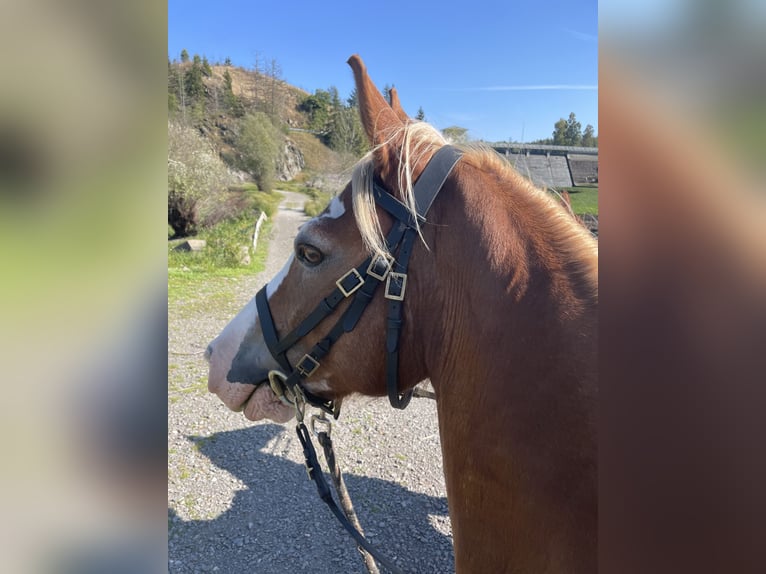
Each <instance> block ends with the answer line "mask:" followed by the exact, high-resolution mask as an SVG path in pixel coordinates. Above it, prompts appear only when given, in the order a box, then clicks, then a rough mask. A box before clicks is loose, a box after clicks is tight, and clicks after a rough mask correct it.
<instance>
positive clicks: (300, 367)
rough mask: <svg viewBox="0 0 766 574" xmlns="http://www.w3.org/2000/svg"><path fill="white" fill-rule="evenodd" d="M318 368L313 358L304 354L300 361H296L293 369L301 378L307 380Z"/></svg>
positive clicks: (317, 362)
mask: <svg viewBox="0 0 766 574" xmlns="http://www.w3.org/2000/svg"><path fill="white" fill-rule="evenodd" d="M306 363H310V364H309V365H306ZM318 368H319V361H317V360H316V359H315V358H314V357H312V356H311V355H309V354H308V353H306V354H305V355H303V357H302V358H301V360H300V361H298V364H297V365H296V366H295V369H296V370H297V371H298V372H299V373H300V374H301V376H302V377H305V378H308V377H310V376H311V375H313V374H314V373H315V372H316V370H317V369H318Z"/></svg>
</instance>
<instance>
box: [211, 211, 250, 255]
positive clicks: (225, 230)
mask: <svg viewBox="0 0 766 574" xmlns="http://www.w3.org/2000/svg"><path fill="white" fill-rule="evenodd" d="M253 223H254V222H253V221H251V219H250V218H249V217H248V218H244V217H243V218H239V219H234V220H228V221H224V222H221V223H219V224H218V225H216V226H214V227H211V228H210V229H209V230H208V231H207V232H206V233H205V234H204V238H205V241H207V245H206V246H205V260H206V261H205V262H206V263H207V264H208V266H210V267H239V266H240V265H241V264H242V258H243V255H244V254H246V253H249V250H250V247H251V245H252V243H251V234H252V232H253Z"/></svg>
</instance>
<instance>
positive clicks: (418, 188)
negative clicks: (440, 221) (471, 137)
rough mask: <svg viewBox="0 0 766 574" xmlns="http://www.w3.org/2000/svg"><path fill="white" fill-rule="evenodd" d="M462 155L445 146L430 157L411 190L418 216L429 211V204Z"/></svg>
mask: <svg viewBox="0 0 766 574" xmlns="http://www.w3.org/2000/svg"><path fill="white" fill-rule="evenodd" d="M462 155H463V152H462V151H460V150H458V149H457V148H454V147H452V146H449V145H445V146H443V147H441V148H439V150H438V151H437V152H436V153H435V154H434V155H433V156H432V157H431V160H430V161H429V162H428V165H427V166H426V168H425V169H424V170H423V173H421V174H420V177H418V181H417V182H416V183H415V188H414V189H413V193H414V194H415V207H416V208H417V212H418V215H419V216H421V217H425V216H426V214H427V213H428V210H429V209H431V204H432V203H433V202H434V199H436V196H437V195H438V194H439V191H441V188H442V186H443V185H444V182H445V181H447V178H448V177H449V174H450V173H452V170H453V169H454V167H455V164H457V162H458V160H460V158H461V157H462Z"/></svg>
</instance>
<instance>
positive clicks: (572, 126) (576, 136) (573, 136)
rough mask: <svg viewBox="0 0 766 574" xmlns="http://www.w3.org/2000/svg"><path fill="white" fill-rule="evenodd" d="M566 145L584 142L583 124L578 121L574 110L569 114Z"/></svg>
mask: <svg viewBox="0 0 766 574" xmlns="http://www.w3.org/2000/svg"><path fill="white" fill-rule="evenodd" d="M565 133H566V141H567V142H568V143H567V144H566V145H572V146H577V145H580V143H581V142H582V125H581V124H580V122H578V121H577V117H576V116H575V114H574V112H572V113H571V114H569V119H568V120H567V128H566V132H565Z"/></svg>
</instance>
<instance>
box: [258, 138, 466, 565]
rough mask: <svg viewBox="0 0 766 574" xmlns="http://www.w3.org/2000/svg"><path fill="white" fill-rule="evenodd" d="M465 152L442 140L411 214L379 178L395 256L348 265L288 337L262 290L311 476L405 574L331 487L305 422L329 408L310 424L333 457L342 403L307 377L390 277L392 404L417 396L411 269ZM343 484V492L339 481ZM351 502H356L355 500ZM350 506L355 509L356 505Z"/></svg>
mask: <svg viewBox="0 0 766 574" xmlns="http://www.w3.org/2000/svg"><path fill="white" fill-rule="evenodd" d="M461 156H462V152H461V151H459V150H457V149H456V148H454V147H452V146H443V147H442V148H440V149H439V150H438V151H437V152H436V153H435V154H434V156H433V157H432V158H431V160H430V161H429V162H428V165H427V166H426V168H425V169H424V170H423V173H422V174H421V175H420V177H419V178H418V180H417V182H416V183H415V186H414V188H413V193H414V197H415V207H416V215H415V216H413V215H412V213H411V211H410V210H409V208H408V207H407V206H405V205H404V204H403V203H402V202H400V201H399V200H398V199H396V198H395V197H394V196H393V195H391V194H390V193H389V192H388V191H386V190H385V188H383V186H382V185H380V184H379V183H377V182H374V184H373V194H374V197H375V202H376V203H377V204H378V205H379V206H380V207H381V208H383V209H384V210H386V211H387V212H388V213H389V214H390V215H391V216H392V217H393V218H394V224H393V226H392V227H391V230H390V231H389V233H388V235H387V236H386V238H385V241H386V247H387V252H388V253H390V254H396V255H395V256H394V255H388V256H386V257H382V256H370V257H368V258H367V259H365V260H364V261H363V262H362V263H361V264H360V265H359V266H357V267H354V268H352V269H351V270H349V271H348V272H347V273H345V274H344V275H343V276H342V277H340V278H339V279H338V280H337V281H336V282H335V284H336V288H335V289H333V291H332V292H331V293H330V294H329V295H328V296H327V297H325V298H324V299H322V301H321V302H320V303H319V305H317V306H316V307H315V308H314V310H313V311H312V312H311V313H309V315H308V316H307V317H306V318H305V319H304V320H303V321H301V323H300V324H299V325H298V326H297V327H295V328H294V329H293V330H292V331H290V332H289V333H288V334H287V335H285V336H284V337H282V338H281V339H280V338H279V336H278V334H277V329H276V326H275V324H274V318H273V317H272V315H271V309H270V308H269V302H268V297H267V294H266V287H263V288H262V289H261V290H260V291H258V293H257V294H256V296H255V303H256V307H257V309H258V318H259V320H260V322H261V330H262V331H263V338H264V340H265V342H266V346H267V347H268V349H269V352H270V353H271V355H272V357H274V359H275V360H276V361H277V362H278V363H279V365H280V366H281V367H282V369H284V373H289V374H288V375H285V374H284V373H281V372H279V371H271V372H270V373H269V384H270V385H271V389H272V391H274V394H276V395H277V396H278V397H279V398H280V400H282V401H283V402H286V403H288V404H290V405H292V406H294V407H295V417H296V420H297V423H298V424H297V426H296V431H297V433H298V439H299V440H300V442H301V445H302V446H303V455H304V458H305V464H306V470H307V472H308V475H309V478H310V479H311V480H313V481H314V483H315V484H316V486H317V491H318V492H319V496H320V498H321V499H322V500H323V501H324V502H325V503H326V504H327V505H328V506H329V508H330V510H331V511H332V513H333V514H335V516H336V518H338V520H339V521H340V523H341V525H343V527H344V528H345V529H346V531H348V533H349V534H350V535H351V536H352V537H353V538H354V540H355V541H356V542H357V544H358V545H359V547H361V548H364V550H366V551H367V552H368V553H369V554H370V556H372V557H374V558H375V559H376V560H378V562H380V563H381V564H383V565H384V566H385V567H386V568H387V569H388V570H389V571H391V572H393V573H396V574H399V572H400V570H399V569H398V568H397V567H396V566H395V565H394V564H393V562H391V561H390V560H389V559H388V558H387V557H386V556H384V555H382V554H381V553H380V552H379V551H378V550H377V549H376V548H375V547H373V546H372V545H371V544H370V543H369V542H367V539H366V538H365V537H364V535H363V534H362V533H361V531H360V529H358V528H357V527H356V526H354V524H352V522H351V520H350V519H355V517H353V516H349V515H348V511H347V510H346V507H345V505H344V511H341V510H340V508H339V507H338V505H337V504H336V503H335V500H334V499H333V497H332V494H331V493H330V489H329V487H328V485H327V482H326V481H325V479H324V476H323V474H322V472H321V468H320V466H319V461H318V458H317V455H316V450H315V449H314V445H313V444H312V442H311V435H310V434H309V430H308V429H307V428H306V425H305V423H304V422H303V419H304V409H305V405H306V404H307V403H308V404H310V405H312V406H314V407H317V408H319V409H321V410H322V411H323V413H322V415H321V416H312V417H311V428H312V431H314V434H316V435H317V437H318V438H319V441H320V443H321V444H322V446H323V447H324V449H325V458H326V459H327V460H328V461H329V460H331V459H334V458H335V456H334V454H333V452H332V441H331V439H330V421H329V420H327V419H326V418H324V413H329V414H332V415H333V416H334V417H335V418H336V419H337V418H338V416H339V414H340V404H339V403H336V402H335V401H333V400H326V399H323V398H322V397H319V396H317V395H315V394H313V393H311V392H310V391H309V390H307V389H306V387H305V385H304V384H303V382H304V381H305V380H306V379H307V378H309V377H310V376H311V375H312V374H314V372H316V370H317V369H318V368H319V366H320V361H321V360H322V359H323V358H324V357H325V356H327V354H328V353H329V352H330V349H331V348H332V346H333V345H334V344H335V343H336V342H337V340H338V339H339V338H340V337H341V336H342V335H343V334H344V333H350V332H351V331H353V330H354V327H356V325H357V324H358V323H359V320H360V319H361V317H362V314H363V313H364V310H365V309H366V308H367V305H368V304H369V303H370V301H372V299H373V297H374V295H375V292H376V291H377V288H378V287H379V286H380V285H381V284H383V283H385V290H384V295H383V296H384V297H385V298H386V299H387V300H388V310H387V313H386V389H387V392H388V400H389V402H390V403H391V406H393V407H395V408H397V409H404V408H405V407H406V406H407V405H408V404H409V402H410V399H411V398H412V394H413V393H412V390H409V391H405V392H404V393H400V392H399V377H398V371H399V336H400V334H401V330H402V324H403V322H402V303H403V302H404V295H405V290H406V288H407V269H408V266H409V261H410V255H412V249H413V247H414V245H415V239H416V237H417V235H418V226H419V225H422V224H423V223H425V222H426V214H427V213H428V210H429V209H430V208H431V205H432V204H433V202H434V199H436V196H437V195H438V193H439V191H440V190H441V188H442V186H443V185H444V182H445V181H446V180H447V177H449V175H450V173H451V172H452V169H453V168H454V167H455V164H456V163H457V162H458V161H459V160H460V157H461ZM352 296H353V299H352V300H351V304H350V305H349V306H348V307H347V308H346V310H345V311H344V312H343V314H342V315H341V317H340V318H339V319H338V321H337V322H336V323H335V325H334V326H333V327H332V328H331V329H330V331H329V333H328V334H327V335H326V336H325V337H324V338H323V339H322V340H321V341H319V342H318V343H317V344H316V345H314V347H313V348H312V349H311V350H310V351H309V352H308V353H306V354H305V355H303V357H301V359H300V360H299V361H298V362H297V364H296V365H295V368H292V366H291V365H290V361H289V360H288V358H287V351H289V350H290V349H291V348H292V347H293V346H294V345H295V344H296V343H297V342H298V341H299V340H301V339H302V338H303V337H305V336H306V335H308V334H309V333H310V332H311V331H313V330H314V329H315V328H316V327H317V325H319V323H321V322H322V321H323V320H324V319H325V318H327V317H328V316H329V315H331V314H332V313H333V312H334V311H335V310H336V309H337V308H338V306H339V305H340V303H341V302H342V301H344V300H346V299H347V298H350V297H352ZM318 424H324V425H326V429H327V430H325V431H320V432H317V431H316V428H315V427H316V425H318ZM341 482H342V481H341ZM336 490H339V489H338V484H337V483H336ZM344 490H345V489H344ZM342 495H343V493H342V492H340V491H339V496H342ZM348 506H350V501H349V502H348ZM350 512H351V513H352V514H353V508H352V509H351V511H350ZM373 565H374V562H373Z"/></svg>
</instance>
